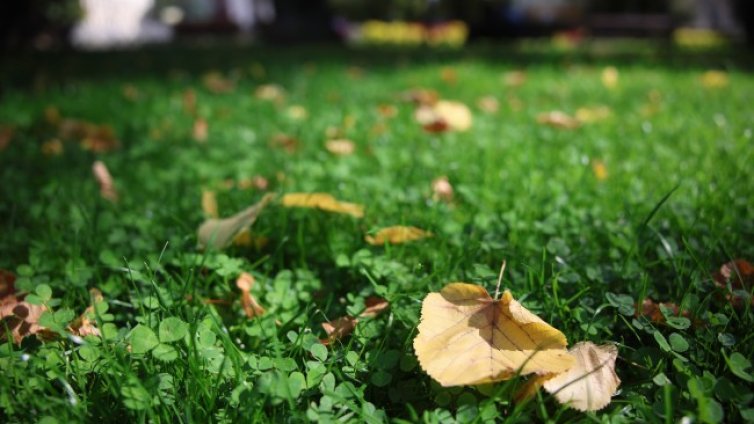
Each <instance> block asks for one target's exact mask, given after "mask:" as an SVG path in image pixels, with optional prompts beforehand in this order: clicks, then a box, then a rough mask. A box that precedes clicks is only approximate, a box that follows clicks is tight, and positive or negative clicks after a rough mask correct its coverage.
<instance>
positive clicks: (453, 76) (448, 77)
mask: <svg viewBox="0 0 754 424" xmlns="http://www.w3.org/2000/svg"><path fill="white" fill-rule="evenodd" d="M440 79H442V80H443V81H444V82H445V83H446V84H450V85H454V84H455V83H457V82H458V72H457V71H456V70H455V68H451V67H449V66H445V67H443V68H442V69H440Z"/></svg>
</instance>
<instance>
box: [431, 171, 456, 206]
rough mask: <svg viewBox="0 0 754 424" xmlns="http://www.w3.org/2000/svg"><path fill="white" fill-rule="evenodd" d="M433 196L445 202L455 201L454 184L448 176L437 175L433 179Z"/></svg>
mask: <svg viewBox="0 0 754 424" xmlns="http://www.w3.org/2000/svg"><path fill="white" fill-rule="evenodd" d="M432 198H433V199H434V200H440V201H443V202H451V201H453V186H452V185H451V184H450V181H448V177H446V176H444V175H443V176H442V177H437V178H435V179H434V180H433V181H432Z"/></svg>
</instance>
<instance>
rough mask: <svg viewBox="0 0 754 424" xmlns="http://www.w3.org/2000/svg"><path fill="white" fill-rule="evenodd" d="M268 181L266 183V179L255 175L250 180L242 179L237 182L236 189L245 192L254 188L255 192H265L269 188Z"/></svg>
mask: <svg viewBox="0 0 754 424" xmlns="http://www.w3.org/2000/svg"><path fill="white" fill-rule="evenodd" d="M269 184H270V183H269V181H267V178H265V177H263V176H261V175H255V176H253V177H251V178H242V179H241V180H239V181H238V188H239V189H241V190H247V189H250V188H255V189H257V190H267V187H268V186H269Z"/></svg>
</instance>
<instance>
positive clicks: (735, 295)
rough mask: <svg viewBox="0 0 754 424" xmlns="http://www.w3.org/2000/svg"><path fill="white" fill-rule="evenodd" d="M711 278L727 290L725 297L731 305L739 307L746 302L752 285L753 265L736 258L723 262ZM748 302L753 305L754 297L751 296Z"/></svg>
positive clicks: (753, 279) (753, 277)
mask: <svg viewBox="0 0 754 424" xmlns="http://www.w3.org/2000/svg"><path fill="white" fill-rule="evenodd" d="M713 278H714V280H715V285H716V286H717V287H719V288H720V289H723V290H725V291H726V292H727V293H726V294H725V298H726V299H727V300H728V301H729V302H730V303H731V305H733V306H734V307H736V308H740V307H742V306H744V305H745V304H746V300H747V299H748V298H749V296H748V294H749V292H750V290H751V287H752V286H753V285H754V265H752V264H751V263H749V261H747V260H745V259H736V260H733V261H730V262H727V263H725V264H723V266H721V267H720V270H719V271H717V272H716V273H715V275H714V276H713ZM728 284H730V290H729V289H728ZM749 302H751V304H752V305H754V297H751V299H749Z"/></svg>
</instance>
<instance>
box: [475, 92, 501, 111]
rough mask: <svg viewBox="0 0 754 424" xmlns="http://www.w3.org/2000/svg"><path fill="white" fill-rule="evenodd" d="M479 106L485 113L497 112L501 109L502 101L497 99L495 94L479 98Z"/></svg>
mask: <svg viewBox="0 0 754 424" xmlns="http://www.w3.org/2000/svg"><path fill="white" fill-rule="evenodd" d="M476 104H477V106H478V107H479V109H480V110H481V111H482V112H484V113H489V114H493V113H497V111H498V110H500V102H498V101H497V99H496V98H495V96H484V97H481V98H480V99H479V100H477V103H476Z"/></svg>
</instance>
